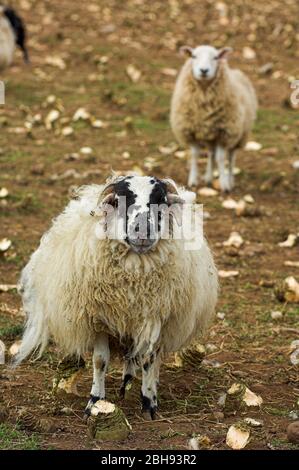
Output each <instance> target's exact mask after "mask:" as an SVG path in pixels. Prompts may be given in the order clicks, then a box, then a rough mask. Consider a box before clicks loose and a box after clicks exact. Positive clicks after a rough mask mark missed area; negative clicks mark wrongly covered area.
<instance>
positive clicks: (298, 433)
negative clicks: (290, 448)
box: [287, 421, 299, 444]
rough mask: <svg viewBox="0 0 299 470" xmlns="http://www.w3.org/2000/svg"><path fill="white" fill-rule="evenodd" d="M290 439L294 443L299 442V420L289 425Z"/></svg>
mask: <svg viewBox="0 0 299 470" xmlns="http://www.w3.org/2000/svg"><path fill="white" fill-rule="evenodd" d="M287 436H288V440H289V441H290V442H292V443H293V444H299V421H294V423H291V424H289V425H288V427H287Z"/></svg>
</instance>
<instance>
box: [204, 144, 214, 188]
mask: <svg viewBox="0 0 299 470" xmlns="http://www.w3.org/2000/svg"><path fill="white" fill-rule="evenodd" d="M214 160H215V155H214V150H212V151H210V152H209V154H208V160H207V169H206V172H205V176H204V181H205V183H206V184H207V185H210V184H212V183H213V176H214V174H213V172H214Z"/></svg>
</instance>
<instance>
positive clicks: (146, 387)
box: [141, 353, 161, 420]
mask: <svg viewBox="0 0 299 470" xmlns="http://www.w3.org/2000/svg"><path fill="white" fill-rule="evenodd" d="M160 362H161V360H160V356H159V355H157V354H156V353H152V354H151V355H150V356H147V357H144V358H142V361H141V364H142V388H141V401H142V414H143V417H144V419H147V420H150V419H155V415H156V411H157V408H158V400H157V385H158V382H159V371H160Z"/></svg>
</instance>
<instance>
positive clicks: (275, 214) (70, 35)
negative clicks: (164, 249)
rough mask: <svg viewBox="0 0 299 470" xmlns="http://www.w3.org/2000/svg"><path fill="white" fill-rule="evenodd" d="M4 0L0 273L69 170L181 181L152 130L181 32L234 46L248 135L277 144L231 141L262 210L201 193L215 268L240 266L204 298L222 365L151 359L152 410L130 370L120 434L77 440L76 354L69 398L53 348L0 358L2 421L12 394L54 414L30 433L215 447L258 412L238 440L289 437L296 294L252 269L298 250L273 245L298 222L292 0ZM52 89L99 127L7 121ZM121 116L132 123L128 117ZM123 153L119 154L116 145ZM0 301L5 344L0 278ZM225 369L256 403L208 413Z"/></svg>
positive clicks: (165, 131) (1, 278) (59, 199)
mask: <svg viewBox="0 0 299 470" xmlns="http://www.w3.org/2000/svg"><path fill="white" fill-rule="evenodd" d="M12 3H13V5H14V6H16V7H17V8H18V9H19V11H20V12H22V15H23V16H24V18H25V19H26V22H27V25H28V34H29V49H30V54H31V61H32V63H31V65H30V66H24V65H23V63H22V60H21V56H20V54H18V55H17V56H16V59H15V62H14V65H13V66H12V67H11V68H10V69H9V70H7V71H5V73H4V74H3V75H2V79H3V80H4V81H5V83H6V104H5V106H2V107H1V108H0V125H1V127H2V129H1V132H0V147H1V154H0V165H1V173H0V186H5V187H7V188H8V190H9V193H10V196H9V197H8V198H7V205H1V206H0V217H1V219H0V239H1V238H3V237H7V238H9V239H11V240H12V242H13V244H12V247H11V248H10V249H9V250H8V252H7V253H6V255H5V256H3V257H2V258H1V259H0V284H9V283H11V284H15V283H16V282H17V279H18V276H19V273H20V270H21V268H22V267H23V266H24V264H25V263H26V261H27V260H28V257H29V255H30V253H31V252H32V251H33V250H34V249H35V248H36V246H37V244H38V240H39V238H40V236H41V234H42V233H43V232H44V231H45V230H46V228H47V227H48V226H49V223H50V220H51V218H52V217H53V216H55V214H57V213H58V212H59V211H60V210H61V209H62V208H63V206H64V205H65V203H66V201H67V198H68V192H69V187H70V186H71V185H74V184H75V185H77V184H84V183H86V182H88V183H90V182H102V181H103V180H104V179H105V178H106V177H107V176H108V175H109V173H110V171H111V169H114V170H117V171H119V172H124V171H128V170H131V169H132V168H134V167H136V166H137V167H138V168H140V169H142V170H143V171H144V172H145V173H154V174H155V175H157V176H170V177H173V178H174V179H175V180H176V181H177V182H178V183H181V184H184V183H185V182H186V178H187V162H186V160H185V159H178V158H176V157H174V156H173V155H171V156H162V155H161V154H160V153H159V151H158V147H159V146H160V145H168V144H169V143H170V142H173V141H174V138H173V136H172V134H171V131H170V129H169V124H168V112H169V99H170V96H171V90H172V88H173V82H174V77H173V76H171V75H167V74H165V73H164V72H163V69H164V68H166V67H167V68H175V69H178V68H179V67H180V66H181V64H182V59H181V58H180V57H179V55H178V53H177V48H178V46H180V45H182V44H184V43H190V44H192V45H195V44H197V43H214V44H215V45H216V46H220V45H224V44H229V45H231V46H233V47H234V49H235V53H234V56H233V58H232V60H231V62H232V63H233V64H236V65H238V66H239V67H241V68H242V69H243V70H244V71H246V72H247V73H248V74H249V75H250V77H251V78H252V80H253V82H254V84H255V86H256V88H257V92H258V96H259V102H260V112H259V118H258V121H257V123H256V127H255V130H254V135H253V139H254V140H257V141H258V142H261V143H262V145H263V147H264V148H269V147H275V148H276V149H277V153H276V154H275V155H270V154H268V155H267V153H262V152H245V151H243V152H240V155H239V158H238V166H239V167H240V168H241V170H242V172H241V174H240V175H238V176H237V186H236V189H235V190H234V192H233V197H234V198H235V199H239V198H241V197H242V196H244V195H245V194H251V195H252V196H253V197H254V199H255V200H256V203H257V205H258V206H259V207H263V214H264V215H262V216H259V217H255V218H251V217H236V215H234V213H233V211H229V210H225V209H223V208H222V207H221V200H222V198H221V197H220V196H219V197H216V198H206V199H204V200H201V201H200V202H203V203H204V208H205V210H207V211H208V212H210V214H211V218H210V219H209V220H208V222H207V223H206V224H205V230H206V233H207V235H208V238H209V241H210V243H211V246H212V248H213V250H214V252H215V256H216V260H217V263H218V266H219V268H220V269H226V270H230V269H237V270H239V272H240V274H239V276H238V277H237V278H235V279H224V280H222V283H221V284H222V286H221V295H220V301H219V305H218V311H219V312H220V311H221V312H224V313H225V314H226V316H225V320H219V319H217V320H216V321H215V324H214V326H213V327H212V328H211V331H210V337H209V339H208V340H207V342H208V343H212V344H213V345H215V347H216V349H215V351H213V352H210V353H209V354H208V356H207V359H209V360H216V361H218V362H219V364H220V367H218V368H215V367H212V366H208V365H206V366H201V367H198V369H197V370H193V371H182V370H177V369H173V368H171V367H169V366H166V365H165V366H163V368H162V373H161V385H160V419H159V420H158V421H156V422H153V423H148V422H144V421H142V419H141V417H140V410H139V403H138V395H139V384H135V386H134V387H133V389H132V391H131V392H130V394H129V397H128V399H127V400H126V401H124V402H123V403H121V406H122V407H123V410H124V412H125V413H126V414H127V416H128V419H129V421H130V423H131V424H132V426H133V431H132V434H131V435H130V437H129V438H128V439H127V440H126V441H125V442H123V443H117V444H116V443H109V442H108V443H105V444H95V443H94V442H91V441H90V440H89V439H88V437H87V433H86V425H85V424H84V422H83V420H82V414H83V413H82V412H83V408H84V406H85V404H86V397H87V396H88V393H89V387H90V383H91V369H90V365H88V368H87V370H86V371H85V372H84V374H83V377H82V379H81V382H80V390H81V394H82V397H76V396H74V397H68V398H64V399H63V398H61V397H56V396H55V395H54V394H53V393H52V381H53V377H54V376H55V368H56V362H57V357H56V354H55V351H54V350H53V349H52V350H50V351H49V353H47V354H46V355H44V357H43V359H42V360H41V361H39V362H36V363H30V362H29V361H28V362H27V363H26V364H24V365H22V366H21V367H20V368H18V369H17V370H15V371H11V370H9V369H8V368H6V367H4V366H2V367H1V369H0V372H1V375H0V383H1V389H2V390H3V395H2V401H3V403H4V405H5V407H7V408H8V409H9V410H10V417H9V421H11V422H14V420H15V416H16V414H17V411H18V409H19V408H20V407H21V406H26V407H27V408H28V409H29V410H30V411H32V412H34V413H35V414H37V415H38V416H40V417H48V418H50V419H51V420H53V422H54V424H55V428H56V430H55V431H53V432H52V431H51V432H48V433H46V432H45V433H39V436H38V438H39V440H40V445H41V447H43V448H55V449H87V448H95V447H99V448H102V449H109V448H117V449H145V448H146V449H183V448H186V446H187V440H188V438H189V437H191V436H192V434H193V433H195V434H198V433H200V434H206V435H208V436H209V438H210V440H211V444H212V448H213V449H222V448H226V445H225V436H226V432H227V429H228V426H229V425H230V424H231V423H234V422H237V421H239V420H240V419H243V418H244V417H246V416H250V417H255V418H257V419H259V420H261V421H262V422H263V426H262V428H261V430H258V431H253V432H252V438H251V441H250V443H249V445H248V448H249V449H265V448H269V447H270V448H277V449H293V448H295V447H296V446H294V445H292V444H290V443H288V441H287V437H286V426H287V424H288V423H289V422H290V421H291V418H290V416H289V413H290V412H291V411H296V410H297V412H298V413H299V411H298V408H299V405H298V398H299V385H298V366H297V368H296V366H292V364H291V362H290V358H289V355H290V350H289V346H290V343H291V341H293V340H295V339H298V334H299V329H298V328H299V321H298V315H299V310H298V306H296V305H294V304H280V303H279V302H278V301H277V300H276V299H275V296H274V292H273V288H265V287H261V286H260V285H259V282H260V280H261V279H267V280H272V281H274V282H278V281H280V280H282V279H284V278H285V277H286V276H289V275H294V276H297V279H298V278H299V270H298V268H291V267H286V266H285V265H284V261H286V260H299V253H298V247H295V248H290V249H283V248H279V247H278V245H277V244H278V242H280V241H283V240H284V239H285V238H286V236H287V235H288V233H295V231H298V217H299V204H298V200H299V199H298V195H299V184H298V183H299V172H298V171H297V173H296V172H295V170H294V169H292V166H291V163H292V161H294V160H296V159H299V133H298V131H299V115H298V110H297V111H295V110H291V109H290V108H288V107H286V106H284V105H283V102H284V100H285V99H286V98H287V97H289V95H290V92H291V90H290V87H289V82H288V80H289V79H291V77H294V78H296V73H298V58H299V52H298V44H299V41H298V40H299V26H298V21H297V18H298V11H297V4H296V1H295V0H294V1H291V0H289V1H288V2H279V1H274V0H268V1H263V0H258V1H257V0H254V1H251V2H243V1H241V0H232V1H231V2H227V4H228V5H229V7H228V18H229V22H228V24H227V25H223V24H220V23H219V12H217V9H216V8H215V2H212V1H207V0H202V1H200V2H198V1H195V0H182V1H179V2H176V1H175V0H172V1H170V0H169V1H155V2H145V1H142V0H128V1H127V2H118V1H117V0H114V1H113V0H105V1H93V2H87V3H86V2H81V3H78V2H76V5H75V3H74V2H73V1H69V0H64V2H58V1H57V0H51V2H49V1H42V0H20V1H14V2H12ZM30 8H32V11H34V14H33V13H31V12H30ZM108 30H109V31H110V32H108ZM247 45H250V46H251V47H252V48H253V49H254V50H255V51H256V59H254V60H245V59H244V58H243V56H242V49H243V47H244V46H247ZM49 56H58V57H60V58H63V59H64V61H65V64H66V68H65V69H64V70H60V69H59V68H57V67H53V66H49V65H46V58H47V57H49ZM103 57H104V58H103ZM105 57H107V58H108V62H106V59H105ZM268 62H273V71H272V72H271V74H270V75H267V76H264V75H260V74H259V73H258V69H259V67H260V66H262V65H264V64H265V63H268ZM128 64H134V65H135V66H136V67H137V68H138V69H140V70H141V72H142V75H141V78H140V80H139V81H138V82H137V83H132V82H131V81H130V79H129V78H128V76H127V75H126V71H125V70H126V67H127V65H128ZM298 78H299V77H298V76H297V79H298ZM51 94H54V95H55V96H56V97H57V98H58V99H59V100H61V103H62V106H63V110H62V116H63V117H65V118H71V117H72V115H73V113H74V112H75V110H76V109H77V108H78V107H80V106H83V107H85V108H87V109H88V110H89V111H90V112H91V113H92V114H93V115H94V116H96V117H97V118H98V119H101V120H103V121H104V122H105V123H108V127H107V128H104V129H99V130H98V129H94V128H92V127H91V126H90V125H89V124H87V123H85V122H79V123H76V124H74V129H75V132H74V134H73V135H72V136H71V137H65V136H62V135H59V132H58V131H57V132H55V131H47V130H45V127H44V125H35V126H34V127H33V129H32V133H30V134H28V135H27V134H25V133H24V132H22V133H20V132H19V131H18V128H20V127H21V128H22V127H23V126H24V121H25V120H26V119H27V118H28V115H30V114H32V115H35V114H37V113H41V115H42V117H43V118H44V117H45V116H46V115H47V113H48V112H49V111H50V110H51V109H52V108H53V106H51V105H50V106H48V107H45V106H44V105H43V103H44V102H45V100H46V98H47V97H48V96H49V95H51ZM128 117H130V118H131V120H132V125H128V124H126V118H128ZM127 121H128V120H127ZM67 122H68V120H67V119H66V121H65V125H68V124H67ZM83 146H90V147H91V148H92V149H93V158H86V157H82V156H81V157H80V159H79V160H76V161H72V162H69V161H66V160H65V158H64V157H65V155H68V154H70V153H73V152H78V151H79V149H80V148H81V147H83ZM124 152H128V153H129V158H124V156H123V154H124ZM148 157H153V158H154V161H155V165H154V168H149V167H148V166H146V162H147V160H146V159H147V158H148ZM144 164H145V165H144ZM40 165H42V169H41V168H40ZM68 169H75V170H76V171H77V172H79V173H83V172H85V171H88V172H90V173H89V176H88V177H87V178H85V179H83V178H78V179H77V178H73V177H69V178H66V179H63V180H56V181H53V179H52V178H51V176H53V175H55V174H59V175H60V174H62V173H63V172H64V171H66V170H68ZM40 170H41V171H40ZM36 172H41V173H42V174H41V175H37V174H36ZM277 175H281V180H280V181H279V182H278V184H277V185H275V186H271V185H270V187H269V190H268V191H261V185H262V184H263V183H264V182H265V181H270V180H271V179H272V178H273V177H276V176H277ZM233 230H235V231H238V232H240V233H241V235H242V236H243V238H244V239H245V240H246V245H245V247H246V248H245V249H242V250H239V252H237V253H236V252H232V250H227V249H224V248H223V247H222V245H221V243H222V242H223V241H224V240H226V239H227V238H228V236H229V234H230V232H231V231H233ZM296 269H297V271H296ZM0 307H1V310H0V322H1V323H0V328H1V330H0V332H1V334H2V337H3V338H2V339H3V341H4V342H5V344H6V345H7V346H10V344H12V342H13V341H14V340H15V339H16V337H15V336H14V335H13V334H12V335H8V334H7V328H10V327H12V326H14V325H17V324H20V323H21V322H22V319H21V318H19V317H16V316H15V315H13V314H12V309H13V308H19V307H20V299H19V297H18V295H17V294H16V292H15V291H13V292H9V293H1V294H0ZM273 310H281V311H282V312H283V318H282V319H281V320H276V321H274V320H272V319H271V315H270V313H271V311H273ZM236 381H242V382H245V383H246V385H247V386H248V387H249V388H250V389H251V390H253V391H254V392H256V393H258V394H260V395H261V396H262V397H263V400H264V403H263V406H262V407H261V409H259V410H255V411H252V410H247V411H243V412H240V411H238V412H236V414H235V415H233V416H226V417H225V418H224V419H223V420H222V422H217V420H216V419H215V416H214V413H215V411H219V410H220V407H219V405H218V399H219V396H220V394H221V393H223V392H225V391H226V390H227V388H228V387H229V386H230V385H231V384H232V383H233V382H236ZM119 384H120V372H119V369H118V367H117V365H114V368H112V369H111V370H110V372H109V374H108V393H107V397H108V398H109V399H110V400H116V395H117V390H118V386H119ZM65 404H67V406H71V407H72V410H73V412H72V414H71V415H70V416H65V415H63V414H62V413H61V409H62V408H63V407H64V406H65Z"/></svg>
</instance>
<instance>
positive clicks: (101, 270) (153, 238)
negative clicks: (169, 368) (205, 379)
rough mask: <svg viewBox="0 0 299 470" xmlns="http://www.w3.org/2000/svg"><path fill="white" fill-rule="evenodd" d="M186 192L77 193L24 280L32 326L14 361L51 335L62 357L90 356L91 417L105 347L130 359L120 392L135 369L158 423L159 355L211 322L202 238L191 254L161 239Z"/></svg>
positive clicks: (140, 182) (152, 183)
mask: <svg viewBox="0 0 299 470" xmlns="http://www.w3.org/2000/svg"><path fill="white" fill-rule="evenodd" d="M190 195H191V197H192V198H193V196H194V194H193V193H189V192H187V191H184V190H183V189H177V187H176V186H175V184H174V183H173V182H171V181H169V180H158V179H156V178H153V177H145V176H144V177H141V176H127V177H120V178H116V179H113V180H112V181H110V182H109V183H108V184H106V186H99V185H91V186H86V187H82V188H81V189H80V190H79V192H78V198H77V199H76V200H73V201H71V202H70V203H69V205H68V206H67V207H66V209H65V210H64V212H63V213H62V214H61V215H59V216H58V217H57V219H56V220H55V221H54V223H53V226H52V228H51V229H50V230H49V231H48V232H47V233H46V234H45V235H44V237H43V238H42V240H41V244H40V246H39V248H38V249H37V250H36V252H35V253H34V254H33V255H32V257H31V259H30V261H29V263H28V264H27V266H26V267H25V269H24V271H23V273H22V278H21V292H22V293H23V302H24V309H25V311H26V314H27V316H28V320H27V325H26V330H25V333H24V337H23V341H22V345H21V349H20V352H19V356H18V358H17V362H20V361H21V360H22V359H24V358H25V357H26V356H28V355H29V354H30V353H31V352H32V351H33V350H36V349H37V348H40V352H42V351H43V349H44V348H45V346H46V344H47V342H48V340H49V338H50V337H53V339H54V340H55V341H56V342H57V344H58V345H59V346H60V347H61V349H62V350H63V351H64V352H65V353H66V354H78V355H81V354H84V353H85V352H87V351H88V350H90V349H93V351H94V352H93V367H94V370H93V385H92V389H91V398H90V401H89V403H88V405H87V408H86V412H87V413H88V412H89V411H90V408H91V406H92V405H93V403H94V402H96V401H97V400H99V399H103V398H104V397H105V372H106V370H107V366H108V362H109V340H113V343H115V342H116V343H117V346H118V349H120V350H122V352H123V354H124V356H125V358H126V364H125V367H124V375H123V378H124V384H123V386H122V392H124V389H125V384H126V382H127V381H128V380H130V379H131V378H132V377H133V376H134V375H135V366H136V364H137V365H140V367H142V409H143V412H144V413H146V414H147V415H148V416H151V417H154V414H155V410H156V408H157V382H158V376H159V368H160V361H161V357H162V355H163V354H164V353H167V352H170V351H176V350H178V349H180V348H182V347H184V346H186V345H187V344H189V343H190V341H191V340H192V339H193V338H194V337H196V336H197V335H199V334H200V333H202V332H203V331H204V330H205V328H206V326H207V325H208V324H209V322H210V321H211V319H212V317H213V313H214V308H215V304H216V300H217V273H216V269H215V266H214V262H213V258H212V255H211V252H210V250H209V248H208V245H207V243H206V241H205V240H203V241H202V244H201V246H200V248H199V247H198V249H196V250H188V251H187V250H185V249H184V248H185V246H184V242H185V240H182V239H174V238H167V237H165V234H167V232H168V234H169V231H170V232H171V233H173V230H174V228H175V226H178V224H179V223H180V213H181V212H182V211H183V208H184V206H185V205H186V202H187V201H188V200H190ZM123 202H125V206H124V211H122V209H121V205H122V203H123ZM161 204H162V206H161ZM172 204H175V206H174V209H173V215H171V221H172V223H171V224H170V227H167V224H166V212H165V211H166V209H167V208H168V206H169V205H172ZM153 205H154V206H153ZM157 205H159V206H160V207H162V209H161V211H159V212H158V214H157V217H156V216H155V215H154V212H153V208H154V207H156V206H157ZM116 207H117V208H118V210H117V211H116V210H114V208H116ZM174 217H175V218H174ZM176 219H177V220H176Z"/></svg>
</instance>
